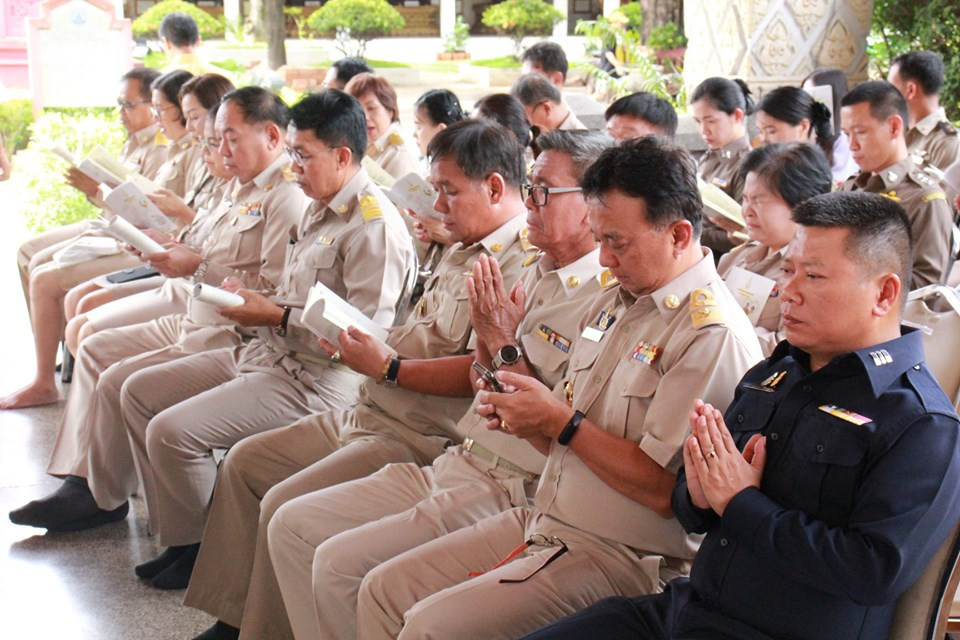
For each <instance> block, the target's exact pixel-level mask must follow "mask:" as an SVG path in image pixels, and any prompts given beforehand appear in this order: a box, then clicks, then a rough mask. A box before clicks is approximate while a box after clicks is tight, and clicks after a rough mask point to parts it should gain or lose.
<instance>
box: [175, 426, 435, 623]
mask: <svg viewBox="0 0 960 640" xmlns="http://www.w3.org/2000/svg"><path fill="white" fill-rule="evenodd" d="M352 418H353V412H352V411H340V412H327V413H321V414H317V415H313V416H309V417H307V418H304V419H302V420H300V421H298V422H296V423H294V424H293V425H291V426H290V427H288V428H286V429H279V430H276V431H271V432H269V433H264V434H260V435H258V436H254V437H252V438H248V439H247V440H245V441H243V442H241V443H240V444H239V445H238V446H236V447H235V448H233V449H232V450H231V451H230V452H229V453H228V454H227V457H226V458H224V463H223V465H222V468H221V472H220V479H219V482H218V484H217V490H216V495H215V496H214V501H213V506H212V508H211V510H210V517H209V519H208V522H207V529H206V531H205V532H204V535H203V544H201V545H200V555H199V556H198V558H197V563H196V565H195V566H194V570H193V576H192V578H191V580H190V586H189V588H188V589H187V595H186V598H185V599H184V604H186V605H187V606H190V607H194V608H196V609H201V610H203V611H206V612H207V613H210V614H211V615H213V616H216V617H217V618H218V619H219V620H223V621H224V622H226V623H227V624H230V625H232V626H235V627H240V629H241V638H269V639H270V640H282V639H284V638H292V637H293V633H292V631H291V629H290V626H289V624H288V622H287V619H286V616H284V615H283V614H282V612H283V600H282V597H281V595H280V588H279V586H278V585H277V581H276V576H275V573H274V570H273V565H272V563H271V562H270V553H269V550H268V548H267V524H268V523H269V522H270V519H271V517H272V516H273V514H274V513H275V512H276V510H277V509H279V508H280V507H281V506H282V505H284V504H286V503H287V502H288V501H290V500H292V499H294V498H297V497H299V496H302V495H305V494H307V493H311V492H314V491H319V490H320V489H325V488H327V487H331V486H334V485H337V484H340V483H341V482H347V481H350V480H354V479H357V478H362V477H364V476H367V475H369V474H371V473H374V472H375V471H378V470H379V469H381V468H383V467H384V466H385V465H387V464H389V463H391V462H413V463H416V464H417V465H418V466H419V465H420V464H423V456H422V454H419V453H418V452H417V451H415V450H413V449H412V448H411V447H410V446H409V445H407V444H405V443H403V442H401V441H400V440H397V439H394V438H388V437H385V436H383V437H381V436H373V435H368V436H363V437H360V438H357V439H354V440H350V441H349V442H347V443H342V442H341V441H340V439H339V432H340V429H341V428H342V427H343V425H345V424H347V423H348V422H349V421H350V420H351V419H352Z"/></svg>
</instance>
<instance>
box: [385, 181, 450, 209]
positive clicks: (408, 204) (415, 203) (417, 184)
mask: <svg viewBox="0 0 960 640" xmlns="http://www.w3.org/2000/svg"><path fill="white" fill-rule="evenodd" d="M387 197H388V198H390V200H391V201H392V202H394V203H395V204H397V205H399V206H401V207H403V208H404V209H410V210H411V211H413V212H414V213H415V214H417V215H418V216H420V217H421V218H434V219H436V220H439V219H440V218H442V216H441V215H440V213H439V212H438V211H437V210H436V209H434V208H433V203H434V202H435V201H436V199H437V191H436V189H434V188H433V187H432V186H430V185H429V184H428V183H427V181H426V180H424V179H423V178H421V177H420V174H418V173H416V172H414V171H411V172H410V173H408V174H407V175H405V176H403V177H402V178H400V179H399V180H397V181H396V182H395V183H394V184H393V186H392V187H390V190H389V191H387Z"/></svg>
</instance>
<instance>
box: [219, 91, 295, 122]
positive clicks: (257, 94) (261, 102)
mask: <svg viewBox="0 0 960 640" xmlns="http://www.w3.org/2000/svg"><path fill="white" fill-rule="evenodd" d="M228 102H229V103H233V104H234V105H236V106H237V108H238V109H240V113H242V114H243V121H244V122H246V123H247V124H260V123H263V122H272V123H274V124H275V125H277V126H278V127H280V129H281V130H284V129H286V128H287V123H289V122H290V109H288V108H287V105H286V104H284V102H283V100H281V99H280V98H278V97H277V96H275V95H274V94H272V93H270V92H269V91H267V90H266V89H263V88H261V87H242V88H240V89H234V90H233V91H231V92H230V93H228V94H226V95H225V96H223V100H222V101H221V104H227V103H228Z"/></svg>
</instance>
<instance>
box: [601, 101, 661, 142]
mask: <svg viewBox="0 0 960 640" xmlns="http://www.w3.org/2000/svg"><path fill="white" fill-rule="evenodd" d="M603 118H604V120H606V123H607V124H606V131H607V133H609V134H610V135H611V136H613V137H614V139H616V140H617V141H618V142H623V141H624V140H633V139H634V138H639V137H640V136H663V137H665V138H673V137H674V136H675V135H676V134H677V112H676V111H675V110H674V108H673V106H672V105H671V104H670V103H669V102H667V101H666V100H664V99H663V98H658V97H657V96H655V95H653V94H652V93H647V92H646V91H638V92H637V93H631V94H630V95H628V96H623V97H622V98H618V99H617V100H615V101H614V102H613V104H611V105H610V106H609V107H607V110H606V111H605V112H604V113H603Z"/></svg>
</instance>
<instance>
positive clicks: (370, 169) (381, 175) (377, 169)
mask: <svg viewBox="0 0 960 640" xmlns="http://www.w3.org/2000/svg"><path fill="white" fill-rule="evenodd" d="M360 166H362V167H363V168H364V169H366V170H367V174H368V175H369V176H370V179H371V180H373V181H374V182H376V183H377V184H378V185H380V186H381V187H383V188H384V189H389V188H390V187H392V186H393V184H394V183H395V182H396V181H397V179H396V178H394V177H393V176H392V175H390V174H389V173H387V171H386V169H384V168H383V167H381V166H380V165H378V164H377V163H376V162H374V161H373V160H371V159H370V158H369V157H367V156H363V160H361V161H360Z"/></svg>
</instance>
